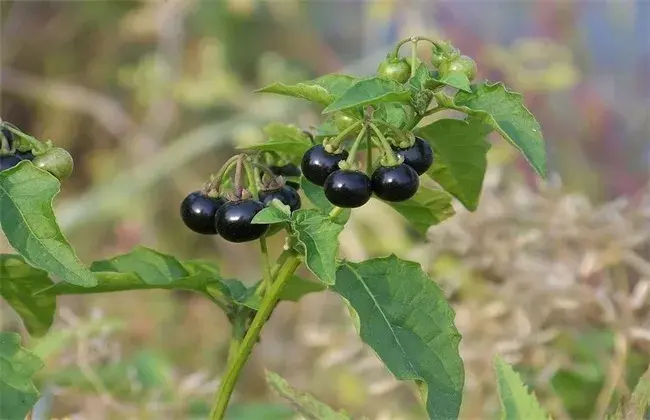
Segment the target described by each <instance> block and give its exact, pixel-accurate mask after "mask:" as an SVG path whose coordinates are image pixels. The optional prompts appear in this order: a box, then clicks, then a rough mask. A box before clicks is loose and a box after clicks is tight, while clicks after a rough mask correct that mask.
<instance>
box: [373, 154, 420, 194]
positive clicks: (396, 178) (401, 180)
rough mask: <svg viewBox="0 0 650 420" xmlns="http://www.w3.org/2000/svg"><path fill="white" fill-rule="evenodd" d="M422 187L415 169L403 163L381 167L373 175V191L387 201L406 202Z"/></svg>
mask: <svg viewBox="0 0 650 420" xmlns="http://www.w3.org/2000/svg"><path fill="white" fill-rule="evenodd" d="M419 186H420V178H418V174H417V172H415V169H413V168H412V167H410V166H409V165H406V164H404V163H402V164H401V165H397V166H380V167H378V168H377V169H375V172H374V173H373V174H372V190H373V191H374V192H375V194H376V195H377V197H379V198H381V199H382V200H385V201H405V200H408V199H409V198H411V197H413V196H414V195H415V193H416V192H417V191H418V187H419Z"/></svg>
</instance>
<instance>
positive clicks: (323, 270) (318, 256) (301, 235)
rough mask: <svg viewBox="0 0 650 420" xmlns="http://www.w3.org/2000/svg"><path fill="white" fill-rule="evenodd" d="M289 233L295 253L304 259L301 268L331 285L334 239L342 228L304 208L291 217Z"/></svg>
mask: <svg viewBox="0 0 650 420" xmlns="http://www.w3.org/2000/svg"><path fill="white" fill-rule="evenodd" d="M291 231H292V234H293V236H294V237H295V238H296V240H297V241H298V250H299V251H300V252H301V253H302V254H303V255H304V256H305V265H306V266H307V268H309V270H311V272H312V273H314V275H315V276H316V277H317V278H318V279H319V280H320V281H322V282H323V283H325V284H327V285H331V284H334V279H335V276H336V257H337V256H338V252H339V242H338V236H339V234H340V233H341V231H343V225H341V224H338V223H336V222H334V221H332V220H331V219H330V218H329V216H327V215H325V214H323V213H321V212H320V211H319V210H315V209H304V210H298V211H295V212H293V214H292V215H291Z"/></svg>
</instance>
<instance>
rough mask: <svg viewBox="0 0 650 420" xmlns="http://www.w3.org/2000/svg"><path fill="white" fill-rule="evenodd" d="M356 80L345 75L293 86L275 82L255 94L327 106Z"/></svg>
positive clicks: (325, 77) (323, 77)
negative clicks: (271, 94) (272, 94)
mask: <svg viewBox="0 0 650 420" xmlns="http://www.w3.org/2000/svg"><path fill="white" fill-rule="evenodd" d="M356 80H357V78H356V77H353V76H348V75H345V74H328V75H326V76H322V77H319V78H317V79H314V80H309V81H306V82H301V83H297V84H295V85H287V84H284V83H279V82H276V83H273V84H271V85H269V86H265V87H263V88H261V89H258V90H256V91H255V92H261V93H275V94H277V95H285V96H293V97H295V98H302V99H306V100H308V101H310V102H316V103H319V104H321V105H325V106H327V105H329V104H330V103H332V101H334V99H336V98H337V97H339V96H340V95H342V94H343V92H345V91H346V90H347V89H348V88H349V87H350V86H352V85H353V84H354V82H355V81H356Z"/></svg>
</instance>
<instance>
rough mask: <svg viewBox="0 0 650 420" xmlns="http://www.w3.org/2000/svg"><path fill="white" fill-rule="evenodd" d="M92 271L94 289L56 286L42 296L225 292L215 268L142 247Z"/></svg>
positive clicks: (101, 263) (95, 267) (93, 268)
mask: <svg viewBox="0 0 650 420" xmlns="http://www.w3.org/2000/svg"><path fill="white" fill-rule="evenodd" d="M91 270H92V271H93V272H95V275H96V277H97V278H98V279H99V283H98V284H97V286H95V287H91V288H83V287H79V286H75V285H72V284H68V283H57V284H55V285H54V286H51V287H49V288H47V289H45V290H43V291H42V292H41V293H42V294H45V295H69V294H87V293H108V292H120V291H125V290H147V289H166V290H174V289H177V290H190V291H196V292H200V293H203V294H205V295H207V296H214V295H215V293H216V294H218V295H222V294H223V291H224V290H225V286H224V284H223V283H222V281H221V276H220V274H219V271H218V269H217V268H216V266H213V265H209V264H208V263H207V262H205V261H188V262H187V263H185V264H183V263H181V262H180V261H178V260H177V259H176V258H174V257H172V256H171V255H166V254H163V253H160V252H158V251H154V250H153V249H150V248H147V247H144V246H137V247H135V248H134V249H133V250H132V251H131V252H129V253H127V254H123V255H118V256H117V257H114V258H112V259H110V260H103V261H95V262H94V263H93V264H92V266H91ZM39 295H40V293H39Z"/></svg>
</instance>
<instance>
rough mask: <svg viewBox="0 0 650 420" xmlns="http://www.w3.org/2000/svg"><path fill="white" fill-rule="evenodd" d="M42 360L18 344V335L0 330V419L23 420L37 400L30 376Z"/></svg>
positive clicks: (39, 367)
mask: <svg viewBox="0 0 650 420" xmlns="http://www.w3.org/2000/svg"><path fill="white" fill-rule="evenodd" d="M42 367H43V362H42V361H41V360H40V359H39V358H38V357H36V356H35V355H34V354H32V353H31V352H30V351H28V350H25V349H24V348H23V347H21V346H20V336H19V335H18V334H13V333H5V332H0V419H2V420H23V419H24V418H25V417H26V416H27V413H28V412H29V410H31V408H32V407H33V406H34V404H36V401H37V400H38V390H37V389H36V387H35V386H34V383H33V382H32V376H34V373H36V372H37V371H38V370H40V369H41V368H42Z"/></svg>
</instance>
